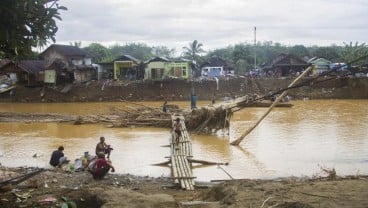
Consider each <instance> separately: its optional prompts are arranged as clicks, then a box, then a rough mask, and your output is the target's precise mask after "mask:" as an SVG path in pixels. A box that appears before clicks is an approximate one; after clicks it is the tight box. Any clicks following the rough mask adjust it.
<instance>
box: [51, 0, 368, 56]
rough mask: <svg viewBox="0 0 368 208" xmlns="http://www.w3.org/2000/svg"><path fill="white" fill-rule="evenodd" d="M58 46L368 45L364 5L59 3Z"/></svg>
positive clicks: (143, 0) (303, 0)
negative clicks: (61, 8)
mask: <svg viewBox="0 0 368 208" xmlns="http://www.w3.org/2000/svg"><path fill="white" fill-rule="evenodd" d="M60 5H63V6H66V7H67V8H68V10H67V11H62V14H61V16H62V18H63V20H62V21H61V22H60V21H59V22H58V23H57V24H58V26H59V31H58V32H57V34H56V40H57V43H59V44H69V42H74V41H82V46H83V47H84V46H87V45H88V44H89V43H91V42H98V43H101V44H103V45H105V46H110V45H112V44H114V43H119V44H121V45H124V44H126V43H133V42H136V43H137V42H139V43H146V44H147V45H149V46H161V45H163V46H167V47H169V48H176V51H177V53H179V54H180V53H181V51H182V47H183V46H187V45H188V43H189V42H192V41H193V40H198V41H199V42H200V43H202V44H203V45H204V49H205V50H207V51H208V50H213V49H216V48H223V47H226V46H228V45H234V44H237V43H244V42H247V43H253V42H254V27H255V26H256V27H257V33H256V34H257V35H256V37H257V41H260V42H264V41H272V42H278V43H281V44H284V45H296V44H303V45H305V46H311V45H319V46H328V45H331V44H337V45H343V42H350V41H353V42H354V43H355V42H356V41H358V42H359V43H367V42H368V12H367V11H368V0H129V1H128V0H61V1H60Z"/></svg>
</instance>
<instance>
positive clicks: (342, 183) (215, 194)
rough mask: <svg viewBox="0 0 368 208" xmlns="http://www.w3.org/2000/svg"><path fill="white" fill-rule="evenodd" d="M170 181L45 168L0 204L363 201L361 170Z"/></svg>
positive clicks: (367, 198)
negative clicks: (187, 185) (192, 186)
mask: <svg viewBox="0 0 368 208" xmlns="http://www.w3.org/2000/svg"><path fill="white" fill-rule="evenodd" d="M25 171H27V169H25V168H13V169H9V168H7V169H6V168H4V167H2V168H1V170H0V173H1V176H0V178H1V177H2V180H4V177H14V176H16V175H19V174H20V173H24V172H25ZM28 171H29V169H28ZM9 174H10V175H9ZM171 185H172V184H171V180H170V179H167V178H150V177H136V176H132V175H118V174H109V175H108V176H107V177H106V178H105V179H104V180H100V181H95V180H94V179H92V177H91V176H90V174H89V173H88V172H83V171H82V172H73V173H68V172H65V171H64V170H61V169H57V170H47V171H44V172H42V173H40V174H38V175H37V176H34V177H33V178H31V179H29V180H27V181H26V182H23V183H21V184H18V185H15V186H12V187H7V189H5V190H2V193H1V197H0V207H60V205H61V204H62V203H63V202H65V201H64V200H65V199H67V200H68V201H69V202H74V203H76V205H77V207H78V208H79V207H89V208H94V207H105V208H106V207H173V208H174V207H209V208H216V207H283V208H292V207H295V208H299V207H306V208H309V207H362V208H363V207H368V191H367V188H366V187H368V177H367V176H361V177H350V178H337V179H334V180H329V179H326V178H319V179H314V180H311V179H307V178H303V179H301V178H286V179H282V180H236V181H227V182H223V183H217V184H215V183H206V184H202V188H197V189H196V190H195V191H183V190H180V189H179V188H177V187H176V188H168V187H169V186H171ZM17 196H18V197H17ZM22 196H25V198H26V200H25V199H24V198H22ZM27 196H29V197H28V198H27ZM63 198H64V200H63ZM47 201H48V202H47Z"/></svg>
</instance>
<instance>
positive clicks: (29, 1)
mask: <svg viewBox="0 0 368 208" xmlns="http://www.w3.org/2000/svg"><path fill="white" fill-rule="evenodd" d="M57 2H58V0H1V1H0V52H1V53H2V54H3V56H4V57H7V58H19V57H24V56H26V55H27V54H30V53H32V47H37V46H40V47H41V46H45V45H46V44H47V43H48V41H49V39H51V40H52V41H53V42H55V34H56V32H57V30H58V27H57V25H56V21H55V20H56V19H58V20H61V17H60V13H59V10H66V7H63V6H59V5H58V3H57Z"/></svg>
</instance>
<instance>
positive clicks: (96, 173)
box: [89, 152, 115, 179]
mask: <svg viewBox="0 0 368 208" xmlns="http://www.w3.org/2000/svg"><path fill="white" fill-rule="evenodd" d="M89 166H90V169H89V172H90V173H91V174H92V176H93V178H94V179H103V178H104V177H105V175H106V174H107V173H108V172H109V170H110V169H111V172H115V168H114V166H113V165H112V164H111V161H109V160H106V159H105V154H104V153H103V152H99V153H98V154H97V159H95V160H94V161H91V164H90V165H89Z"/></svg>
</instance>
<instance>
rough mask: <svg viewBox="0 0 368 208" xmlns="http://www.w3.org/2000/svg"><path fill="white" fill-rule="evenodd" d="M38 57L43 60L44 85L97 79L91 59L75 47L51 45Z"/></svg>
mask: <svg viewBox="0 0 368 208" xmlns="http://www.w3.org/2000/svg"><path fill="white" fill-rule="evenodd" d="M40 55H41V57H43V58H44V60H45V83H54V84H57V83H56V82H57V81H61V82H62V81H63V80H64V81H65V82H85V81H89V80H92V79H95V78H96V77H97V69H96V68H95V67H93V66H92V59H91V57H89V55H88V54H87V52H85V51H83V50H82V49H80V48H78V47H76V46H71V45H58V44H53V45H51V46H50V47H48V48H47V49H46V50H45V51H43V52H42V53H41V54H40ZM55 66H57V68H55Z"/></svg>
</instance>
